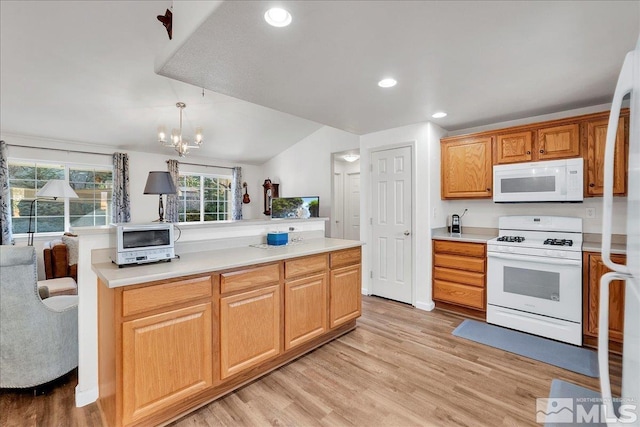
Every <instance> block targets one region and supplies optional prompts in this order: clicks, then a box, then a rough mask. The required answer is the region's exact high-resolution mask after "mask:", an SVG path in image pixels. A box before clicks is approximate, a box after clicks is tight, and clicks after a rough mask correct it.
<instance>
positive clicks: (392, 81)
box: [378, 78, 398, 87]
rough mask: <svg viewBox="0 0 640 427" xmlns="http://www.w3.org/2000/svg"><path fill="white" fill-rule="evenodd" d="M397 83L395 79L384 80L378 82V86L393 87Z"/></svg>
mask: <svg viewBox="0 0 640 427" xmlns="http://www.w3.org/2000/svg"><path fill="white" fill-rule="evenodd" d="M397 83H398V82H397V81H396V79H392V78H386V79H382V80H380V81H379V82H378V86H380V87H394V86H395V85H396V84H397Z"/></svg>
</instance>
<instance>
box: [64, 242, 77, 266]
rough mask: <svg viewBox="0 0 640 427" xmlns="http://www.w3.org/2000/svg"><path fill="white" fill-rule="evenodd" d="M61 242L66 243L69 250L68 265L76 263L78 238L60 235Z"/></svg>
mask: <svg viewBox="0 0 640 427" xmlns="http://www.w3.org/2000/svg"><path fill="white" fill-rule="evenodd" d="M62 243H64V244H65V245H67V251H69V265H74V264H77V263H78V238H77V237H72V236H62Z"/></svg>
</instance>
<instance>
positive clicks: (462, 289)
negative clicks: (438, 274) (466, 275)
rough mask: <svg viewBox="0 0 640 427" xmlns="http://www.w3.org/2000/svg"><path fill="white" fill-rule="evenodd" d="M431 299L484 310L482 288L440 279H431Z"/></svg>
mask: <svg viewBox="0 0 640 427" xmlns="http://www.w3.org/2000/svg"><path fill="white" fill-rule="evenodd" d="M433 299H435V300H440V301H445V302H449V303H451V304H458V305H464V306H467V307H471V308H476V309H479V310H484V309H485V308H484V289H481V288H477V287H475V286H467V285H460V284H457V283H450V282H445V281H442V280H434V281H433Z"/></svg>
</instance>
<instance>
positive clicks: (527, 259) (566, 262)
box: [487, 252, 582, 265]
mask: <svg viewBox="0 0 640 427" xmlns="http://www.w3.org/2000/svg"><path fill="white" fill-rule="evenodd" d="M487 256H488V257H490V258H498V259H508V260H513V261H525V262H535V263H537V264H554V265H581V264H582V262H581V261H578V260H575V259H562V258H545V259H544V260H542V261H541V260H540V259H539V258H538V257H535V258H534V257H529V256H526V255H511V254H495V253H493V252H488V253H487Z"/></svg>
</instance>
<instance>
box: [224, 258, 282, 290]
mask: <svg viewBox="0 0 640 427" xmlns="http://www.w3.org/2000/svg"><path fill="white" fill-rule="evenodd" d="M279 280H280V268H279V266H278V264H269V265H264V266H261V267H255V268H247V269H244V270H238V271H230V272H228V273H222V274H221V275H220V292H221V293H223V294H224V293H227V292H233V291H239V290H241V289H246V288H251V287H253V286H259V285H267V284H269V283H276V282H278V281H279Z"/></svg>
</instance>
